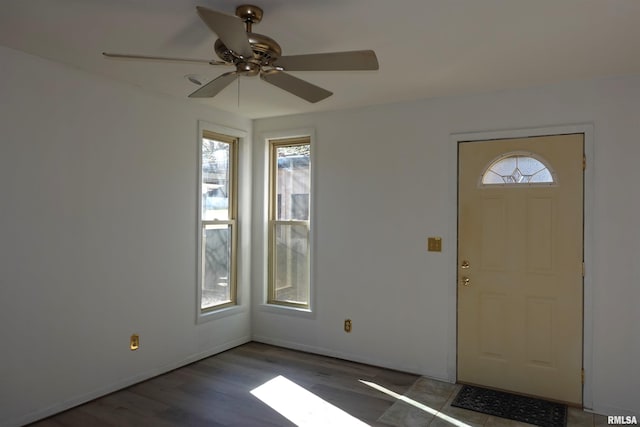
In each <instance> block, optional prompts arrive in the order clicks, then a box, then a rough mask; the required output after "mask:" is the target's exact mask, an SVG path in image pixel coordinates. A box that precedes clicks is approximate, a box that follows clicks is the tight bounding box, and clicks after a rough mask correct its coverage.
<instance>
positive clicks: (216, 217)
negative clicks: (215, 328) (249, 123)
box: [199, 131, 238, 313]
mask: <svg viewBox="0 0 640 427" xmlns="http://www.w3.org/2000/svg"><path fill="white" fill-rule="evenodd" d="M237 145H238V140H237V139H236V138H233V137H230V136H226V135H220V134H217V133H213V132H209V131H204V132H203V134H202V143H201V145H200V164H201V169H200V194H201V197H200V206H201V207H200V215H199V227H200V233H201V235H200V272H199V281H200V284H199V286H200V311H201V313H205V312H209V311H213V310H216V309H218V308H223V307H228V306H232V305H235V304H236V241H237V238H236V235H237V228H236V206H237V205H236V165H237V154H236V153H237Z"/></svg>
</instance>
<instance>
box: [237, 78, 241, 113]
mask: <svg viewBox="0 0 640 427" xmlns="http://www.w3.org/2000/svg"><path fill="white" fill-rule="evenodd" d="M240 78H241V77H240V76H238V110H239V109H240Z"/></svg>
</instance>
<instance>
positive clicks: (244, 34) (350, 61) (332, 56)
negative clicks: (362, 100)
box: [103, 5, 378, 103]
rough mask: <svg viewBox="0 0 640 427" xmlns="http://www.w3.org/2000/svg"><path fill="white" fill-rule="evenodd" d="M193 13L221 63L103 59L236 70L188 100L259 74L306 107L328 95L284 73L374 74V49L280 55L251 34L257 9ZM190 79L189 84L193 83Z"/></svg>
mask: <svg viewBox="0 0 640 427" xmlns="http://www.w3.org/2000/svg"><path fill="white" fill-rule="evenodd" d="M196 11H197V13H198V16H199V17H200V19H202V21H203V22H204V23H205V24H206V25H207V27H209V29H210V30H211V31H213V32H214V33H215V34H216V35H217V36H218V39H217V40H216V42H215V43H214V51H215V52H216V55H218V57H219V58H220V61H219V60H206V59H190V58H170V57H162V56H147V55H131V54H121V53H107V52H103V55H104V56H106V57H109V58H120V59H138V60H155V61H172V62H192V63H194V62H195V63H207V64H210V65H229V66H234V67H235V71H229V72H226V73H223V74H222V75H220V76H218V77H216V78H215V79H213V80H211V81H210V82H208V83H206V84H203V85H202V86H200V87H199V88H198V89H197V90H196V91H195V92H193V93H191V94H190V95H189V97H190V98H211V97H214V96H216V95H217V94H218V93H219V92H220V91H222V90H223V89H224V88H225V87H227V86H228V85H229V84H231V83H232V82H233V81H234V80H236V79H237V78H238V77H240V76H249V77H251V76H257V75H259V76H260V78H261V79H262V80H263V81H265V82H267V83H270V84H272V85H274V86H276V87H279V88H280V89H283V90H285V91H287V92H289V93H291V94H293V95H295V96H298V97H300V98H302V99H304V100H306V101H308V102H311V103H315V102H318V101H322V100H323V99H325V98H328V97H329V96H331V95H332V92H330V91H328V90H326V89H323V88H321V87H318V86H316V85H313V84H311V83H309V82H307V81H305V80H302V79H299V78H297V77H294V76H293V75H291V74H288V73H286V72H285V71H353V70H377V69H378V59H377V57H376V54H375V52H374V51H372V50H357V51H349V52H330V53H316V54H306V55H292V56H282V49H281V48H280V45H279V44H278V43H277V42H276V41H275V40H273V39H272V38H271V37H268V36H265V35H263V34H258V33H254V32H252V29H253V25H254V24H258V23H259V22H260V21H261V20H262V17H263V11H262V9H261V8H259V7H257V6H253V5H241V6H238V7H237V8H236V14H235V16H232V15H227V14H224V13H222V12H218V11H215V10H211V9H207V8H205V7H202V6H197V7H196ZM189 80H190V81H192V82H193V80H191V79H189ZM194 83H195V82H194Z"/></svg>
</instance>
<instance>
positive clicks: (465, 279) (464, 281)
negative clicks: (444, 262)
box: [460, 276, 471, 286]
mask: <svg viewBox="0 0 640 427" xmlns="http://www.w3.org/2000/svg"><path fill="white" fill-rule="evenodd" d="M460 284H461V285H463V286H471V279H469V278H468V277H467V276H462V279H460Z"/></svg>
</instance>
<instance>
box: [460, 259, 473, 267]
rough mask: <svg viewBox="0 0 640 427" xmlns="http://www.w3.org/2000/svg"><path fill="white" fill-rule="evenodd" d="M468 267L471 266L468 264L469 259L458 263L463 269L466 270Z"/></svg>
mask: <svg viewBox="0 0 640 427" xmlns="http://www.w3.org/2000/svg"><path fill="white" fill-rule="evenodd" d="M469 267H471V265H469V261H467V260H466V259H465V260H463V261H462V264H460V268H461V269H463V270H466V269H467V268H469Z"/></svg>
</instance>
